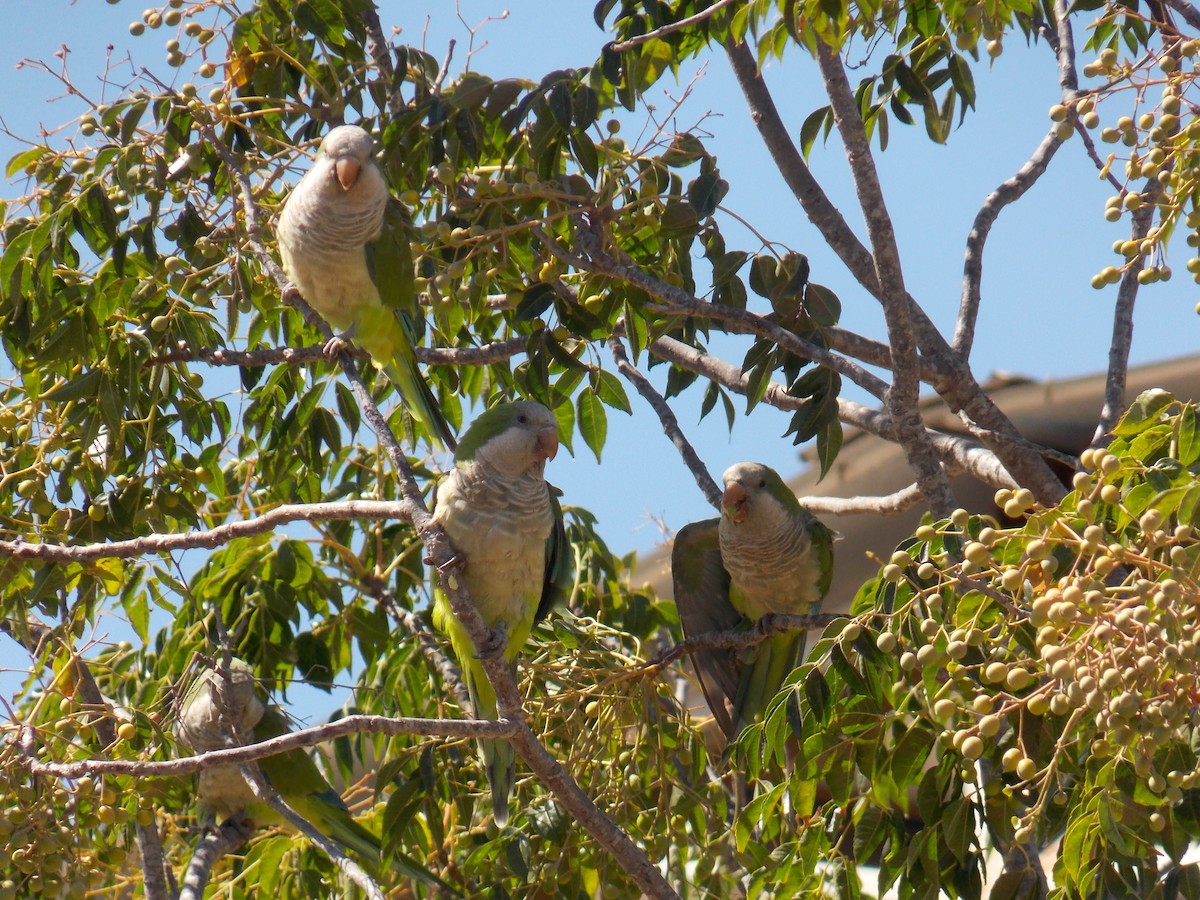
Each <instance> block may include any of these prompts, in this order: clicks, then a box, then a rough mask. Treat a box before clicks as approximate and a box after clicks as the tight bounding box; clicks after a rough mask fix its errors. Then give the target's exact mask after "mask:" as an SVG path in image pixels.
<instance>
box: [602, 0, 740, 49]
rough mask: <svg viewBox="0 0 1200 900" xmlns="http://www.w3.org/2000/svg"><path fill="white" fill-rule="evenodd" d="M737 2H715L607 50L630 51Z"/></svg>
mask: <svg viewBox="0 0 1200 900" xmlns="http://www.w3.org/2000/svg"><path fill="white" fill-rule="evenodd" d="M737 2H738V0H717V2H716V3H714V4H713V5H712V6H710V7H709V8H708V9H705V10H701V11H700V12H698V13H695V14H694V15H690V16H688V17H687V18H685V19H680V20H679V21H678V22H671V23H670V24H667V25H663V26H662V27H660V28H655V29H654V30H653V31H647V32H646V33H645V34H639V35H638V36H637V37H632V38H630V39H629V40H627V41H621V42H620V43H617V44H610V45H609V49H610V50H616V51H618V52H623V51H625V50H632V49H633V48H634V47H640V46H641V45H642V44H647V43H649V42H650V41H653V40H655V39H657V38H661V37H665V36H666V35H668V34H671V33H672V32H675V31H679V30H681V29H683V28H688V27H689V26H692V25H697V24H699V23H700V22H703V21H704V20H705V19H707V18H709V17H711V16H712V15H713V14H715V13H718V12H720V11H721V10H722V9H724V8H725V7H726V6H729V5H731V4H733V3H737Z"/></svg>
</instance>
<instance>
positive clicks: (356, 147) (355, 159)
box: [317, 125, 375, 191]
mask: <svg viewBox="0 0 1200 900" xmlns="http://www.w3.org/2000/svg"><path fill="white" fill-rule="evenodd" d="M374 155H375V142H374V141H373V140H371V135H369V134H367V132H366V131H364V130H363V129H362V128H359V127H358V126H357V125H339V126H338V127H337V128H335V129H333V130H332V131H331V132H329V134H327V135H325V139H324V140H323V141H321V147H320V149H318V150H317V162H318V163H322V162H323V163H324V164H325V165H326V166H327V167H328V169H329V173H328V174H329V177H330V178H331V179H332V180H334V181H336V182H337V184H338V185H339V186H340V187H341V189H342V190H343V191H349V190H350V189H351V188H353V187H354V186H355V185H356V184H358V176H359V173H360V172H362V170H363V169H365V168H366V167H367V166H369V165H371V161H372V158H373V157H374Z"/></svg>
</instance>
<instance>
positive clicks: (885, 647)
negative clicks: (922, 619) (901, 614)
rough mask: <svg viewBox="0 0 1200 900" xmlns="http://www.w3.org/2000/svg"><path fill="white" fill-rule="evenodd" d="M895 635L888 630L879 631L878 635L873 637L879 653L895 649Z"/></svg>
mask: <svg viewBox="0 0 1200 900" xmlns="http://www.w3.org/2000/svg"><path fill="white" fill-rule="evenodd" d="M897 643H898V642H897V640H896V635H894V634H893V633H892V632H890V631H884V632H881V633H880V635H879V637H877V638H876V639H875V646H876V647H878V648H879V650H880V652H881V653H891V652H892V651H893V650H895V649H896V644H897Z"/></svg>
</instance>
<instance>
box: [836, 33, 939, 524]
mask: <svg viewBox="0 0 1200 900" xmlns="http://www.w3.org/2000/svg"><path fill="white" fill-rule="evenodd" d="M817 63H818V65H819V67H820V69H821V76H822V78H823V79H824V81H825V92H826V93H827V94H828V96H829V102H830V105H831V107H832V109H833V120H834V123H835V124H836V125H837V128H838V132H839V133H840V134H841V136H842V143H843V144H844V145H845V148H846V158H847V159H848V160H849V162H850V172H851V174H852V175H853V178H854V187H855V191H856V193H857V194H858V203H859V206H860V208H861V209H862V211H863V215H864V217H865V218H866V222H867V233H868V235H870V238H871V253H872V258H873V260H874V264H875V273H876V277H877V279H878V284H879V288H880V295H879V299H880V302H881V304H882V305H883V314H884V318H885V320H886V321H887V333H888V344H889V346H890V347H891V349H892V376H893V377H892V384H891V387H890V388H888V392H887V395H886V397H885V398H884V400H885V404H886V406H887V410H888V412H889V413H890V414H891V417H892V421H893V423H894V425H895V429H896V437H897V439H898V442H899V444H900V446H901V448H902V449H903V450H904V456H905V458H906V459H907V460H908V464H909V465H910V466H912V469H913V471H914V472H916V474H917V483H918V484H919V485H920V486H921V491H922V493H924V494H925V498H926V500H927V501H928V502H929V505H930V508H931V509H932V510H933V513H934V515H936V516H939V517H941V516H948V515H949V514H950V512H951V511H952V510H953V509H954V507H955V506H956V503H955V501H954V493H953V491H951V489H950V480H949V479H948V478H947V477H946V473H945V471H944V470H943V469H942V467H941V465H940V464H939V463H938V460H937V457H936V454H935V453H934V450H933V446H932V444H931V443H930V441H929V439H928V437H927V435H926V432H925V426H924V424H923V422H922V421H921V412H920V408H919V407H918V405H917V404H918V401H919V399H920V397H919V393H920V380H919V377H918V372H917V365H916V361H917V357H918V353H917V339H916V334H915V332H914V330H913V324H912V319H911V316H910V312H911V309H912V307H913V306H914V304H913V303H912V302H911V299H910V298H909V297H908V294H907V292H906V291H905V289H904V273H903V271H902V269H901V266H900V252H899V249H898V248H897V246H896V235H895V231H894V230H893V228H892V220H891V217H890V216H889V215H888V211H887V205H886V204H885V202H884V198H883V190H882V188H881V187H880V184H879V173H878V172H877V171H876V170H875V161H874V159H873V158H872V156H871V147H870V143H869V142H868V140H867V133H866V129H865V127H864V125H863V120H862V114H861V113H860V111H859V108H858V103H857V101H856V100H855V99H854V92H853V91H852V90H851V89H850V83H849V81H848V80H847V79H846V70H845V68H844V67H843V66H842V60H841V57H840V56H838V54H837V53H835V52H834V51H833V50H831V49H830V48H829V46H828V45H826V44H825V43H823V42H821V41H818V42H817Z"/></svg>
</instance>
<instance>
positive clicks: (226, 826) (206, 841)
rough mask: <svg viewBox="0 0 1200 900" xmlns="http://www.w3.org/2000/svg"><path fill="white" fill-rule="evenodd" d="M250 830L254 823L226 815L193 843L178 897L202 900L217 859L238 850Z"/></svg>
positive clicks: (182, 899) (180, 899) (252, 832)
mask: <svg viewBox="0 0 1200 900" xmlns="http://www.w3.org/2000/svg"><path fill="white" fill-rule="evenodd" d="M253 834H254V825H253V824H252V823H251V822H250V820H249V819H247V818H245V817H244V816H233V817H231V818H229V819H226V820H225V821H224V822H222V823H221V825H220V826H219V827H218V828H215V829H213V830H212V831H210V832H209V833H208V834H206V835H205V836H204V838H203V839H202V840H201V841H200V843H198V844H197V845H196V849H195V851H194V852H193V853H192V858H191V860H190V861H189V862H188V867H187V870H186V871H185V872H184V874H183V886H182V889H181V890H180V892H179V900H203V897H204V888H205V887H206V886H207V885H208V878H209V873H210V872H211V871H212V867H213V866H214V865H215V864H216V862H217V860H219V859H220V858H221V857H222V856H225V855H227V854H229V853H232V852H233V851H234V850H237V849H238V848H239V847H241V846H242V845H243V844H245V843H246V841H248V840H250V838H251V836H252V835H253Z"/></svg>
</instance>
